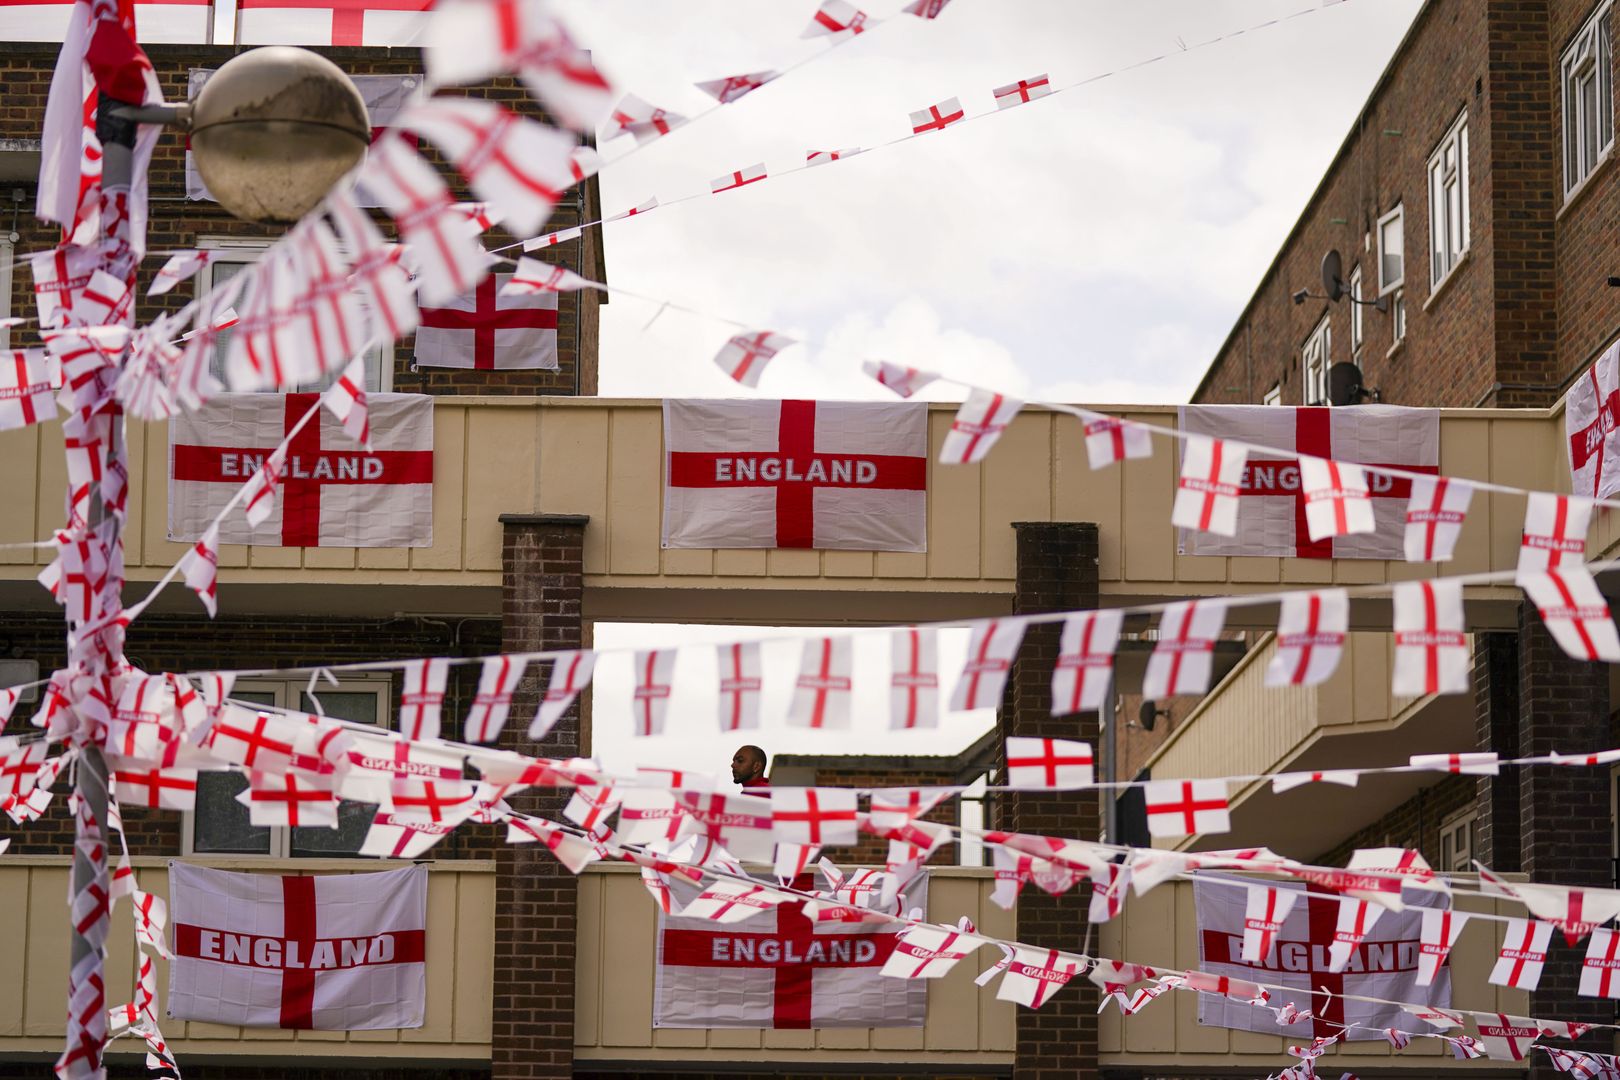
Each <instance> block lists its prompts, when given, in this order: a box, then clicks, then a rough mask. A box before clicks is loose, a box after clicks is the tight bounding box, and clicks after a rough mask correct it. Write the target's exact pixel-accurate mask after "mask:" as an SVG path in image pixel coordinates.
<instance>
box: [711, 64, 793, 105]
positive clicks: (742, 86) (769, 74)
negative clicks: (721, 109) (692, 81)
mask: <svg viewBox="0 0 1620 1080" xmlns="http://www.w3.org/2000/svg"><path fill="white" fill-rule="evenodd" d="M780 74H781V72H778V71H756V72H753V73H751V74H748V75H732V76H730V77H729V78H725V79H710V80H709V81H708V82H700V83H698V84H697V88H698V89H699V90H701V91H703V92H704V93H705V94H708V95H709V96H710V97H712V98H714V100H716V101H718V102H719V103H720V104H722V105H730V104H731V103H732V102H733V101H736V100H737V99H738V98H740V97H743V96H744V95H747V94H751V93H753V92H754V91H755V90H758V89H759V88H760V87H762V86H764V85H765V84H766V83H768V82H770V81H771V80H772V79H774V78H776V77H777V76H778V75H780Z"/></svg>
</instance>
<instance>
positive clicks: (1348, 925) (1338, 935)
mask: <svg viewBox="0 0 1620 1080" xmlns="http://www.w3.org/2000/svg"><path fill="white" fill-rule="evenodd" d="M1383 913H1384V908H1382V907H1377V906H1374V905H1372V904H1369V903H1368V902H1367V901H1365V900H1357V899H1354V898H1352V897H1349V896H1345V897H1341V898H1340V899H1339V922H1338V926H1337V927H1336V928H1335V929H1334V931H1333V944H1332V945H1331V946H1329V947H1328V970H1329V971H1343V970H1344V969H1345V966H1346V965H1347V964H1349V963H1350V958H1351V957H1352V956H1354V955H1355V954H1356V950H1358V949H1360V948H1361V943H1362V941H1364V940H1365V939H1366V937H1367V934H1368V932H1369V931H1371V930H1372V927H1373V923H1375V922H1377V921H1378V917H1379V916H1380V915H1382V914H1383Z"/></svg>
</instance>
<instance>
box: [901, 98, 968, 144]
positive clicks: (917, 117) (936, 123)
mask: <svg viewBox="0 0 1620 1080" xmlns="http://www.w3.org/2000/svg"><path fill="white" fill-rule="evenodd" d="M966 115H967V114H966V113H964V112H963V111H962V103H961V102H960V101H957V100H956V99H955V98H946V99H945V100H944V101H942V102H940V103H939V104H938V105H930V106H928V108H926V109H918V110H917V111H916V112H914V113H912V114H911V133H912V134H913V135H922V134H924V133H925V132H929V131H944V130H945V129H946V128H948V127H950V126H951V125H952V124H957V123H961V121H962V119H963V117H965V116H966Z"/></svg>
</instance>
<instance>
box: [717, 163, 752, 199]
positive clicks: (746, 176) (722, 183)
mask: <svg viewBox="0 0 1620 1080" xmlns="http://www.w3.org/2000/svg"><path fill="white" fill-rule="evenodd" d="M763 179H765V163H764V162H763V161H762V162H759V163H758V164H757V165H750V166H748V168H746V169H738V170H736V171H735V172H728V173H726V174H725V175H724V176H717V177H715V178H714V179H713V180H710V181H709V191H710V193H711V194H714V195H718V194H720V193H721V192H722V191H735V190H737V189H738V188H740V187H746V186H747V185H749V184H757V183H759V182H760V181H761V180H763Z"/></svg>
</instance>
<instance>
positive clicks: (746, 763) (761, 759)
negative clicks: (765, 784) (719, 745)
mask: <svg viewBox="0 0 1620 1080" xmlns="http://www.w3.org/2000/svg"><path fill="white" fill-rule="evenodd" d="M764 775H765V751H763V750H761V749H760V748H759V747H757V746H744V747H741V748H739V749H738V751H737V752H736V753H735V754H732V755H731V782H732V783H734V784H746V783H748V781H750V780H757V779H759V778H760V777H762V776H764Z"/></svg>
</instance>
